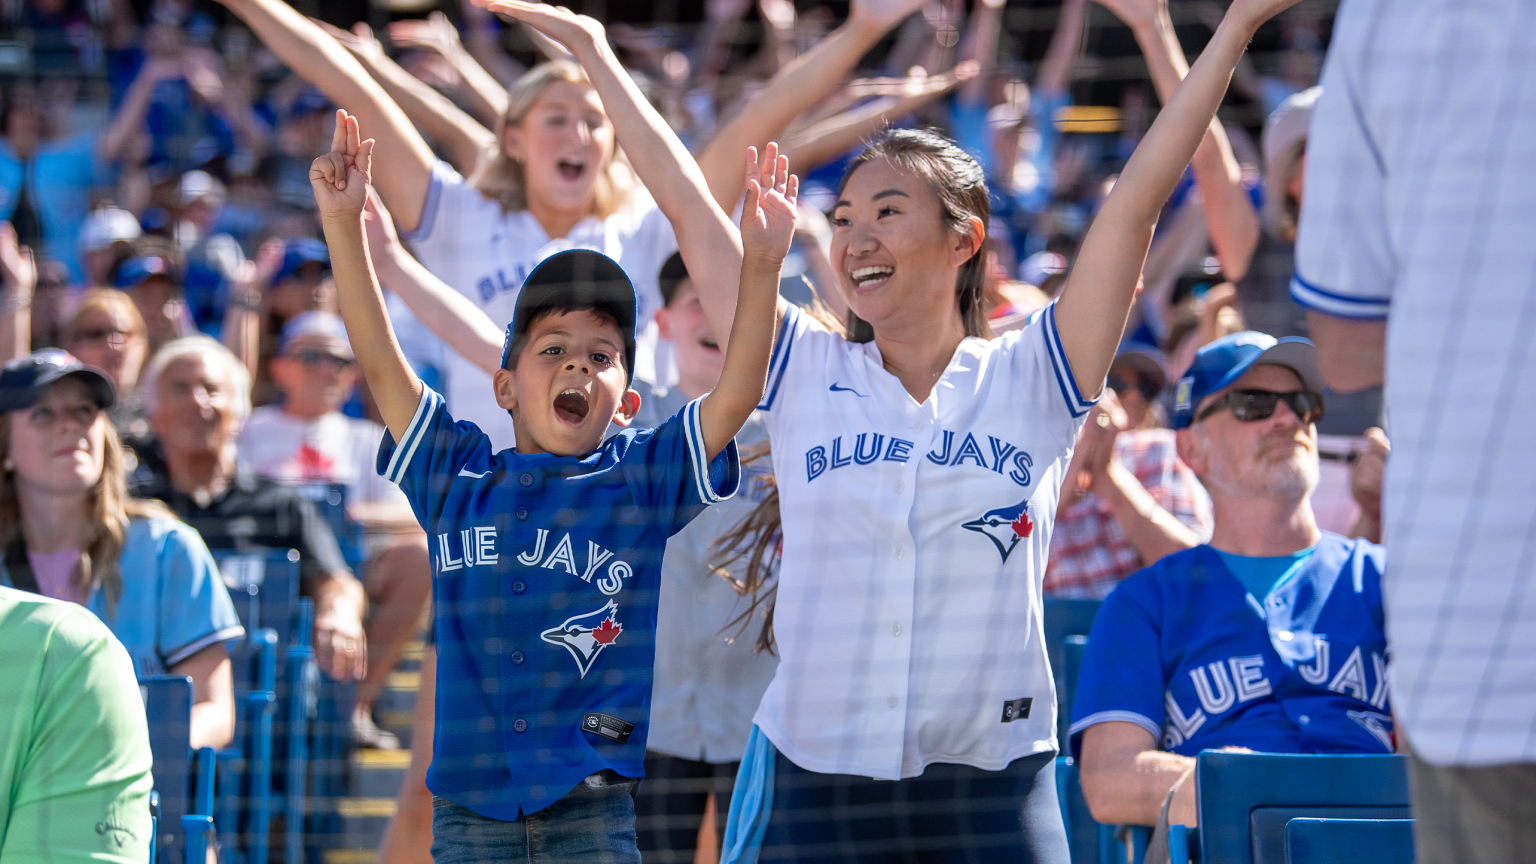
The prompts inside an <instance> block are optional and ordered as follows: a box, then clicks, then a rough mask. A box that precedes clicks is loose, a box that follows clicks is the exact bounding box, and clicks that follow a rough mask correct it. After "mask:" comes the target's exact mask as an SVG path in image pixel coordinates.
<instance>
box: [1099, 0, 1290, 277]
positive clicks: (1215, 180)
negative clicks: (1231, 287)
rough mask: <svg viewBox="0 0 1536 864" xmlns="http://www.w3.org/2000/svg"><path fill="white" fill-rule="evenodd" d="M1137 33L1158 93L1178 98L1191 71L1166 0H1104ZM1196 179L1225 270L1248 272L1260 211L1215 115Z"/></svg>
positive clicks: (1197, 163)
mask: <svg viewBox="0 0 1536 864" xmlns="http://www.w3.org/2000/svg"><path fill="white" fill-rule="evenodd" d="M1100 2H1101V3H1103V4H1104V5H1105V6H1107V7H1109V9H1110V11H1112V12H1114V13H1115V15H1117V16H1119V18H1120V20H1122V21H1124V22H1125V23H1126V24H1127V25H1129V26H1130V28H1131V32H1132V33H1134V34H1135V35H1136V44H1138V45H1140V46H1141V53H1142V55H1143V56H1144V57H1146V60H1147V71H1148V72H1149V73H1150V74H1151V76H1152V85H1153V86H1154V87H1156V88H1157V96H1158V98H1159V99H1161V100H1162V101H1163V102H1164V103H1165V104H1166V103H1167V102H1168V100H1169V99H1171V98H1173V93H1174V91H1175V90H1177V89H1178V87H1179V82H1180V81H1182V80H1184V76H1185V75H1188V74H1189V63H1188V61H1186V60H1185V59H1184V49H1183V48H1182V47H1180V46H1179V38H1178V36H1176V35H1175V34H1174V31H1173V19H1172V18H1170V17H1169V15H1168V2H1167V0H1100ZM1193 166H1194V169H1195V183H1196V184H1197V185H1198V186H1199V187H1200V197H1201V198H1202V199H1204V202H1205V213H1206V225H1207V227H1208V230H1209V231H1210V235H1211V246H1212V247H1213V248H1214V249H1215V250H1216V258H1217V260H1219V261H1220V262H1221V270H1222V273H1223V274H1224V275H1225V276H1226V277H1227V278H1228V279H1231V280H1237V279H1241V278H1243V275H1244V274H1246V273H1247V272H1248V264H1249V262H1250V261H1251V260H1252V259H1253V250H1254V249H1255V248H1256V247H1257V246H1258V245H1259V214H1258V213H1257V212H1255V211H1254V208H1253V201H1252V200H1250V199H1249V197H1248V191H1247V190H1246V189H1244V188H1243V172H1242V168H1241V167H1239V166H1238V164H1237V157H1236V156H1233V155H1232V144H1231V142H1230V141H1228V140H1227V131H1226V130H1225V129H1224V128H1222V125H1221V123H1220V122H1218V121H1217V120H1216V119H1215V118H1212V119H1211V123H1210V128H1208V129H1207V130H1206V133H1205V137H1204V138H1203V139H1202V140H1201V141H1200V146H1199V148H1197V149H1196V150H1195V160H1194V163H1193Z"/></svg>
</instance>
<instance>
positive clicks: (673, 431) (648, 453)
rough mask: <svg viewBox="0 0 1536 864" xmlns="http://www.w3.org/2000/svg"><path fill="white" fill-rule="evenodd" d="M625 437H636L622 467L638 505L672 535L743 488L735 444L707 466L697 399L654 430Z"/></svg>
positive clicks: (630, 442)
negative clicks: (667, 527)
mask: <svg viewBox="0 0 1536 864" xmlns="http://www.w3.org/2000/svg"><path fill="white" fill-rule="evenodd" d="M621 434H625V435H629V436H632V437H631V438H630V441H629V443H628V446H627V447H626V448H625V450H624V452H623V455H622V456H620V465H621V467H622V470H623V472H624V477H625V480H626V481H627V482H628V484H629V488H630V490H631V492H632V493H633V494H634V496H635V503H636V504H638V505H639V506H640V507H641V508H642V509H643V510H644V511H645V512H646V513H647V514H648V518H649V519H650V521H652V522H653V523H655V524H663V525H670V526H671V530H670V533H671V534H675V533H677V532H678V531H680V530H682V528H683V526H685V525H687V524H688V523H689V522H690V521H692V520H693V517H695V516H697V515H698V514H699V513H700V512H701V511H702V510H703V509H704V508H705V507H706V506H708V505H710V504H714V503H716V502H719V501H724V500H725V499H727V498H729V497H731V496H732V495H735V494H736V488H737V486H739V485H740V483H741V463H740V460H739V459H738V457H737V453H736V441H735V440H734V439H733V440H732V441H731V443H729V444H727V445H726V446H725V449H724V450H721V451H720V452H719V453H718V454H717V455H716V456H715V458H714V459H712V460H706V458H705V453H706V449H705V445H704V431H703V429H702V427H701V426H700V425H699V400H698V399H695V400H693V401H692V402H689V403H688V404H687V405H684V406H683V408H682V410H680V411H678V412H677V413H676V414H674V415H672V418H671V419H669V420H667V422H665V423H663V424H661V425H660V426H657V427H656V428H655V429H642V430H638V431H635V432H626V433H621Z"/></svg>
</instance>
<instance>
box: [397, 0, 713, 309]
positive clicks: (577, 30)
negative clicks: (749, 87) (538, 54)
mask: <svg viewBox="0 0 1536 864" xmlns="http://www.w3.org/2000/svg"><path fill="white" fill-rule="evenodd" d="M476 2H481V3H484V5H485V6H486V8H488V9H490V10H491V11H492V12H496V13H498V14H501V15H506V16H507V17H510V18H515V19H517V20H519V21H521V22H523V23H524V24H527V25H529V27H530V28H532V29H534V30H538V31H541V32H542V33H544V35H546V36H548V37H550V38H551V39H553V40H555V41H556V42H559V43H560V44H562V45H564V46H565V47H567V48H569V49H570V50H571V51H572V53H574V54H575V55H576V59H577V60H579V61H580V62H581V65H582V66H583V67H584V68H585V69H586V71H587V76H588V77H589V78H590V79H591V80H592V86H593V87H594V88H596V89H597V94H598V96H599V97H601V98H602V100H603V108H604V110H606V111H607V112H608V117H609V119H610V120H611V121H612V122H613V127H614V130H615V131H616V132H617V134H618V139H619V143H620V144H621V145H623V147H624V152H625V153H626V154H627V155H628V156H629V161H630V163H631V164H632V165H634V167H635V172H636V173H638V174H639V175H640V180H641V181H642V182H644V183H645V186H646V188H647V189H649V190H650V192H651V195H652V196H653V197H654V198H655V199H656V204H657V205H658V206H659V207H660V208H661V211H662V212H663V213H665V214H666V216H667V218H668V219H669V220H671V222H672V229H673V230H674V231H675V232H676V233H677V248H678V251H679V252H681V253H682V256H683V262H684V263H685V264H686V265H687V266H688V272H689V273H699V274H709V275H710V277H711V278H698V277H696V278H695V279H694V284H695V286H697V287H698V289H699V299H700V300H701V301H702V302H703V304H704V311H705V314H707V315H708V316H709V319H710V323H711V324H712V325H713V326H715V327H716V328H717V329H716V331H715V332H716V333H719V334H724V333H727V332H729V330H730V322H731V319H732V315H733V314H734V311H733V310H734V308H735V303H736V287H737V279H738V278H739V277H740V267H741V235H739V234H738V233H737V232H736V228H735V227H734V226H732V225H731V220H730V218H729V217H728V216H726V215H725V211H723V210H721V209H720V205H718V204H716V203H715V199H714V197H713V196H711V195H710V192H709V187H708V186H707V185H706V184H705V182H704V175H703V174H702V173H701V172H700V171H699V166H698V163H696V162H694V161H693V157H692V156H691V155H689V153H688V150H687V148H685V147H684V146H683V142H681V141H679V140H678V139H677V135H675V134H673V132H672V129H671V127H670V126H668V125H667V122H666V121H665V120H663V119H662V117H661V115H660V114H658V113H657V112H656V109H655V108H652V107H651V103H650V102H649V101H647V100H646V98H645V96H644V95H643V94H641V92H640V88H639V87H636V86H635V82H634V80H633V79H631V78H630V77H629V73H627V72H625V71H624V68H623V67H622V66H620V65H619V61H618V58H617V57H615V56H614V53H613V49H612V48H611V47H609V45H608V39H607V37H606V35H605V34H604V32H603V25H601V24H599V23H598V22H597V21H595V20H593V19H591V18H588V17H587V16H585V15H576V14H574V13H572V12H571V11H570V10H568V9H563V8H559V7H555V6H546V5H544V4H542V3H526V2H522V0H476ZM386 203H387V202H386Z"/></svg>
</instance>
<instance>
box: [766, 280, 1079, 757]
mask: <svg viewBox="0 0 1536 864" xmlns="http://www.w3.org/2000/svg"><path fill="white" fill-rule="evenodd" d="M1091 405H1092V402H1091V401H1090V400H1087V399H1084V398H1083V396H1082V393H1081V390H1080V389H1079V388H1078V386H1077V384H1076V382H1075V381H1074V380H1073V378H1072V373H1071V370H1070V369H1069V368H1068V365H1067V362H1066V356H1065V354H1064V353H1063V351H1062V349H1061V343H1060V339H1059V337H1058V336H1057V334H1056V328H1055V307H1054V306H1052V307H1048V309H1047V310H1046V312H1045V313H1044V314H1043V315H1041V316H1040V318H1039V319H1038V321H1037V323H1035V324H1033V325H1031V326H1029V327H1027V328H1025V329H1024V330H1021V331H1018V332H1014V333H1009V334H1007V335H1005V336H1003V337H1001V338H998V339H994V340H991V341H984V340H981V339H966V340H965V341H964V342H962V343H961V344H960V346H959V348H958V349H957V350H956V351H955V355H954V357H953V358H952V359H951V361H950V364H949V366H948V368H947V369H945V371H944V374H943V376H942V377H940V379H939V381H938V383H937V384H936V385H935V386H934V388H933V392H932V394H931V395H930V396H929V397H928V399H927V400H926V401H924V402H922V403H921V404H919V403H918V402H916V401H914V400H913V399H912V397H911V395H910V394H908V393H907V391H906V390H905V388H903V387H902V385H901V382H900V381H899V380H897V379H896V378H895V377H894V376H892V375H891V374H890V373H888V372H886V371H885V369H884V367H883V366H882V364H881V359H880V353H879V350H878V349H877V348H876V347H875V345H874V344H873V343H868V344H857V343H852V342H849V341H847V340H846V339H843V338H842V337H840V336H837V335H835V334H832V333H829V332H828V331H826V330H825V329H823V328H822V327H821V326H820V325H819V324H817V323H816V322H815V321H813V320H812V319H811V318H810V317H809V316H807V315H805V314H804V313H802V312H800V311H799V310H798V309H794V308H791V309H790V310H789V312H788V314H787V316H786V318H785V320H784V324H783V327H782V328H781V331H780V333H779V338H778V341H777V343H776V344H775V347H774V356H773V359H772V362H771V363H770V370H769V381H768V393H767V395H766V397H765V400H764V403H763V405H762V406H761V407H762V409H763V410H764V411H765V413H766V416H767V418H768V430H769V435H770V436H771V438H772V441H773V461H774V468H775V473H776V475H777V479H778V484H779V495H780V510H781V512H782V514H783V526H784V554H783V562H782V566H781V571H780V576H779V590H778V595H777V608H776V611H775V615H774V622H775V624H774V626H775V635H776V637H777V640H778V646H779V652H780V664H779V669H778V672H777V674H776V675H775V677H774V679H773V683H772V684H770V685H769V688H768V692H767V693H766V695H765V696H764V697H763V703H762V705H761V707H760V708H759V710H758V713H757V716H756V718H755V722H756V723H757V724H758V726H759V727H760V728H761V729H762V731H763V733H764V734H766V735H767V736H768V738H769V739H770V740H772V741H773V743H774V744H775V745H776V746H777V747H778V748H779V750H780V751H781V752H782V753H784V755H785V756H787V757H788V758H789V759H791V760H792V761H794V762H795V763H796V764H797V765H800V766H801V767H804V768H807V769H809V770H812V771H820V772H826V773H843V774H856V775H863V776H867V777H877V778H885V779H896V778H900V777H912V776H916V775H917V774H920V773H922V770H923V768H924V767H925V766H926V765H928V764H931V763H934V762H950V763H960V764H966V765H972V766H975V767H979V768H984V769H988V770H998V769H1001V768H1003V767H1004V766H1006V765H1007V764H1008V763H1009V762H1010V761H1012V760H1014V759H1017V758H1019V757H1021V756H1026V755H1029V754H1031V753H1038V752H1042V751H1047V750H1053V749H1055V747H1056V744H1055V740H1054V732H1053V730H1054V728H1055V718H1054V716H1053V714H1054V705H1055V696H1054V690H1053V687H1052V683H1051V675H1050V666H1049V664H1048V663H1047V661H1046V654H1045V646H1044V633H1043V631H1042V629H1041V622H1040V607H1041V599H1040V581H1041V576H1042V574H1043V573H1044V572H1045V554H1046V549H1047V548H1048V546H1049V544H1050V534H1051V527H1052V523H1053V521H1054V519H1055V513H1056V500H1057V496H1058V493H1059V489H1060V486H1061V475H1062V472H1063V471H1064V470H1065V467H1066V463H1067V460H1068V458H1069V457H1070V454H1071V448H1072V445H1073V443H1074V442H1075V441H1076V439H1077V433H1078V430H1079V429H1080V428H1081V425H1082V420H1083V417H1084V415H1085V414H1086V413H1087V411H1088V409H1089V408H1090V407H1091ZM1009 704H1014V705H1017V706H1020V707H1019V709H1018V710H1017V711H1016V712H1015V713H1008V712H1006V711H1005V707H1006V706H1007V705H1009ZM1023 706H1028V707H1023Z"/></svg>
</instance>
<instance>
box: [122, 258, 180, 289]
mask: <svg viewBox="0 0 1536 864" xmlns="http://www.w3.org/2000/svg"><path fill="white" fill-rule="evenodd" d="M151 276H164V277H165V278H167V279H170V280H171V281H173V282H175V281H178V280H177V278H176V268H174V267H172V266H171V262H170V261H167V260H166V259H164V258H162V257H160V256H159V255H145V256H143V257H142V258H129V259H128V260H127V261H124V262H123V263H121V264H119V265H117V277H116V278H114V279H113V280H112V284H113V286H114V287H116V288H117V289H118V290H121V291H127V290H129V289H131V288H137V287H138V286H140V285H142V284H143V283H144V281H145V280H146V279H149V278H150V277H151Z"/></svg>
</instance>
